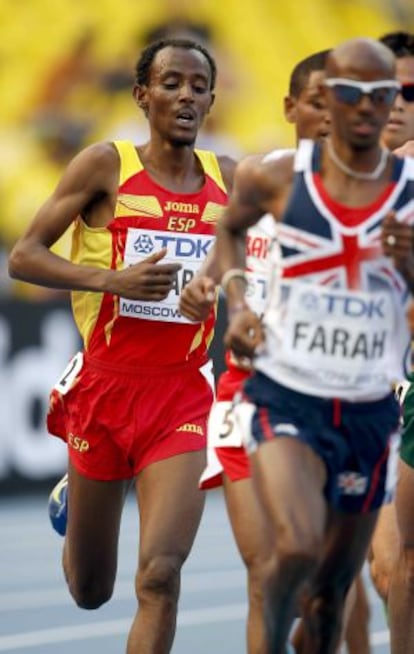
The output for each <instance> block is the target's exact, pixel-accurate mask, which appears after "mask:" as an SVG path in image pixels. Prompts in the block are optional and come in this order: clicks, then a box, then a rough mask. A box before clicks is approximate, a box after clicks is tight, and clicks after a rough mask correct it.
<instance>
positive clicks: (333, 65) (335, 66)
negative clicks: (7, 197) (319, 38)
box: [326, 39, 395, 81]
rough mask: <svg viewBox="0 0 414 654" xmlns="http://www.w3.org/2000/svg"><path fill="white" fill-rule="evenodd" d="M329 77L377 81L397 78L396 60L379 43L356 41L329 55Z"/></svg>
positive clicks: (327, 69)
mask: <svg viewBox="0 0 414 654" xmlns="http://www.w3.org/2000/svg"><path fill="white" fill-rule="evenodd" d="M326 72H327V75H328V77H347V78H350V79H361V80H367V81H370V80H376V79H393V78H394V77H395V58H394V55H393V54H392V52H391V51H390V50H389V49H388V48H386V47H385V46H383V45H382V44H381V43H379V42H375V41H369V42H368V41H365V40H362V39H361V40H355V41H350V42H347V43H344V44H342V45H341V46H339V47H337V48H335V49H334V50H333V51H332V52H331V53H330V55H329V57H328V61H327V66H326Z"/></svg>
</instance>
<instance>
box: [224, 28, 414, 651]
mask: <svg viewBox="0 0 414 654" xmlns="http://www.w3.org/2000/svg"><path fill="white" fill-rule="evenodd" d="M326 78H327V79H328V80H334V79H338V78H339V79H341V80H343V79H346V80H347V81H349V83H354V82H355V81H357V82H362V83H364V87H363V88H362V89H361V88H360V90H362V91H363V92H362V94H361V96H360V100H359V102H358V103H357V104H349V103H348V104H347V103H345V102H343V101H341V100H338V98H337V95H336V92H335V90H334V85H332V86H331V87H330V86H329V85H327V86H325V87H324V91H325V92H324V97H325V100H326V102H327V105H328V108H329V110H330V114H331V129H330V136H329V137H328V138H327V139H325V141H324V142H323V143H322V144H321V143H312V142H311V141H306V140H305V141H302V142H301V143H300V144H299V147H298V149H297V152H296V153H295V155H290V156H289V155H287V156H286V157H284V158H282V159H279V160H276V161H266V162H263V161H261V162H257V161H254V160H252V159H247V160H244V161H242V162H241V163H240V164H238V166H237V169H236V174H235V186H234V191H233V193H232V194H231V197H230V202H229V205H228V207H227V208H226V210H225V211H224V215H223V218H222V220H221V221H219V223H218V225H217V240H216V245H217V258H218V261H219V264H220V268H221V274H222V279H221V281H222V285H223V286H224V287H225V290H226V297H227V306H228V311H229V326H228V329H227V332H226V334H225V339H224V342H225V345H226V347H228V348H231V349H232V350H233V351H234V352H235V354H236V355H238V356H251V357H252V359H253V367H254V372H253V374H252V376H251V377H250V378H249V379H248V380H247V381H246V382H245V384H244V387H243V393H244V399H246V400H247V401H250V402H251V403H252V404H254V413H253V418H252V420H249V421H248V423H247V424H246V425H245V426H247V427H248V428H250V434H251V440H250V441H249V452H250V454H251V457H252V460H253V466H252V467H253V474H254V481H255V483H257V488H258V489H259V497H260V500H261V502H262V505H263V508H264V510H265V512H266V514H267V517H268V527H269V529H270V530H271V538H272V541H273V542H274V550H273V551H274V558H273V559H272V561H271V564H269V566H268V567H267V568H266V572H265V581H264V614H265V621H266V633H267V637H268V645H269V651H271V652H272V654H282V653H283V652H284V647H285V643H286V640H287V638H288V635H289V632H290V628H291V626H292V621H293V619H294V616H295V609H296V600H297V598H298V596H301V598H302V602H301V615H302V617H303V622H302V624H303V628H304V640H303V646H300V647H298V648H297V652H298V654H299V653H300V654H304V653H305V652H306V654H308V653H310V652H312V654H322V653H324V654H333V653H334V652H336V651H337V647H338V643H339V639H340V634H341V626H342V620H343V607H344V598H345V596H346V592H347V590H348V588H349V586H350V584H351V583H352V580H353V579H354V578H355V576H356V575H357V574H358V572H359V571H360V569H361V567H362V565H363V563H364V559H365V555H366V551H367V548H368V545H369V543H370V541H371V537H372V533H373V530H374V526H375V523H376V519H377V515H378V510H379V507H380V505H381V504H382V502H383V500H384V497H385V489H386V488H385V482H386V472H387V460H388V451H389V450H388V446H389V440H390V436H391V434H392V433H393V432H394V431H396V430H398V427H399V407H398V403H397V401H396V398H395V397H394V394H393V392H392V383H393V381H394V380H395V379H396V378H397V379H399V378H400V376H403V374H404V373H403V360H404V354H405V353H406V351H407V347H408V346H409V333H408V328H407V325H406V322H405V309H406V300H407V295H406V293H407V292H408V290H410V291H412V290H413V288H414V261H413V253H412V228H411V226H410V222H412V220H413V219H414V216H413V214H412V204H411V202H412V198H413V197H414V187H413V185H414V161H412V160H410V159H408V158H407V159H406V160H404V161H402V160H399V159H398V158H397V157H395V156H394V155H393V154H392V153H391V152H390V151H389V150H388V149H385V148H383V146H382V145H381V143H380V139H381V133H382V130H383V128H384V126H385V125H386V124H387V121H388V117H389V112H390V110H391V105H390V104H388V105H387V104H384V103H382V104H378V103H375V102H374V101H373V100H372V99H371V97H370V95H369V92H370V91H372V90H374V89H373V87H372V84H371V83H372V82H376V83H378V84H377V85H376V88H394V89H397V90H398V88H399V87H398V86H397V85H395V84H393V85H392V87H390V86H389V84H388V83H389V82H392V81H394V82H395V60H394V57H393V56H392V53H390V51H389V50H388V49H387V48H386V47H385V46H384V45H382V44H380V43H378V42H375V41H373V40H372V39H353V40H350V41H347V42H345V43H343V44H341V45H340V46H338V47H337V48H335V49H334V50H333V51H331V53H330V54H329V56H328V61H327V66H326ZM367 83H370V86H369V87H367V86H366V84H367ZM386 95H387V94H385V97H386ZM382 97H383V98H384V95H383V96H382ZM329 144H330V148H329ZM384 150H385V154H384ZM332 152H334V153H335V158H334V157H333V156H332ZM337 160H340V162H341V165H338V164H337ZM264 211H269V212H271V213H272V214H273V216H274V218H275V222H276V235H277V238H278V240H279V245H280V257H279V259H278V261H274V262H272V263H273V266H272V268H273V270H272V272H273V273H274V274H273V275H272V282H271V284H270V285H269V290H268V303H267V307H266V309H265V312H264V319H263V322H261V321H260V320H259V319H258V317H257V316H256V315H255V314H254V312H252V311H250V310H249V308H248V305H247V301H246V296H245V293H246V282H245V281H243V279H242V278H241V273H242V271H243V270H244V268H245V266H246V260H245V256H244V253H245V247H243V246H245V236H246V230H247V229H249V228H250V227H251V226H252V225H254V224H255V223H256V222H257V221H258V220H259V219H260V217H261V215H262V214H263V212H264ZM394 212H395V213H397V216H398V220H397V217H395V216H394V215H393V213H394ZM404 218H405V219H406V221H407V222H403V219H404ZM397 280H398V283H397V284H396V283H395V282H396V281H397ZM357 307H358V309H357ZM356 309H357V310H356ZM357 314H358V315H357ZM386 334H387V336H386ZM379 339H380V340H379ZM384 339H385V340H384ZM380 342H381V345H380ZM351 343H353V344H354V346H352V345H351ZM362 343H364V346H363V348H362V349H360V346H361V345H362ZM369 343H370V344H371V346H373V347H372V348H371V347H368V349H366V348H365V345H368V344H369ZM378 346H379V347H378ZM235 410H237V407H236V409H235ZM237 415H238V417H239V418H240V420H243V416H242V415H241V414H240V413H237ZM303 591H305V595H303V594H302V593H303Z"/></svg>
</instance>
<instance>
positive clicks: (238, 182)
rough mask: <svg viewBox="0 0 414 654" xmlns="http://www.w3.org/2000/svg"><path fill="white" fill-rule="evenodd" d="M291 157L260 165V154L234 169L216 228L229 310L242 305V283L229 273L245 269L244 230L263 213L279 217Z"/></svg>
mask: <svg viewBox="0 0 414 654" xmlns="http://www.w3.org/2000/svg"><path fill="white" fill-rule="evenodd" d="M292 163H293V157H292V155H287V156H285V157H281V158H280V159H278V160H273V161H269V162H266V163H264V162H263V155H259V156H251V157H246V159H243V160H242V161H241V162H240V163H239V164H238V166H237V168H236V173H235V179H234V187H233V192H232V194H231V196H230V202H229V206H228V207H227V209H226V210H225V212H224V215H223V217H222V219H221V220H220V221H219V223H218V225H217V240H216V248H217V260H218V261H219V266H220V276H221V280H222V283H223V281H224V283H225V287H226V288H225V292H226V295H227V299H228V305H229V310H230V311H232V310H233V309H234V306H243V305H245V300H244V294H245V286H246V285H245V283H244V282H243V279H242V276H241V275H237V274H235V275H234V276H231V274H230V272H229V271H237V270H241V271H243V270H244V269H245V267H246V256H245V238H246V231H247V229H248V227H251V226H252V225H254V224H255V223H257V222H258V221H259V220H260V218H261V217H262V216H263V214H265V213H267V212H271V213H272V214H273V215H274V216H275V220H276V217H277V216H280V215H281V213H282V211H281V208H282V204H283V201H284V199H285V197H286V189H288V188H290V181H291V179H292V169H293V166H292Z"/></svg>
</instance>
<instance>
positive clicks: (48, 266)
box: [9, 143, 179, 300]
mask: <svg viewBox="0 0 414 654" xmlns="http://www.w3.org/2000/svg"><path fill="white" fill-rule="evenodd" d="M119 165H120V163H119V156H118V154H117V152H116V150H115V148H114V146H113V145H111V144H110V143H99V144H96V145H93V146H90V147H88V148H86V149H85V150H83V151H82V152H80V153H79V154H78V155H77V156H76V157H75V158H74V159H73V160H72V161H71V162H70V163H69V165H68V167H67V169H66V171H65V172H64V174H63V176H62V178H61V180H60V182H59V183H58V185H57V187H56V189H55V191H54V192H53V193H52V195H51V196H50V197H49V198H48V199H47V200H46V202H45V203H44V204H43V205H42V207H41V208H40V209H39V211H38V212H37V214H36V215H35V217H34V220H33V222H32V224H31V225H30V226H29V228H28V229H27V231H26V233H25V234H23V235H22V237H21V238H20V239H19V240H18V241H17V243H16V245H15V246H14V248H13V250H12V252H11V254H10V258H9V273H10V276H11V277H13V278H16V279H20V280H23V281H27V282H30V283H33V284H38V285H40V286H47V287H50V288H58V289H68V290H88V291H107V292H110V293H116V294H123V295H124V296H125V297H129V298H131V299H155V300H158V299H162V298H163V297H165V296H166V295H167V294H168V292H169V291H170V289H171V285H172V282H173V278H174V275H175V273H176V272H177V270H178V269H179V266H178V265H176V264H166V265H160V264H158V265H157V261H158V260H159V259H162V257H163V256H165V252H161V253H159V254H158V255H153V256H152V257H149V258H148V260H146V261H145V262H142V263H140V264H136V265H135V266H131V267H129V268H126V269H124V270H120V271H115V270H107V269H102V268H98V267H93V266H84V265H77V264H74V263H71V262H70V261H67V260H66V259H64V258H63V257H60V256H58V255H56V254H54V253H53V252H51V251H50V247H51V246H52V245H53V244H54V243H55V242H56V241H57V240H58V239H59V237H60V236H61V235H62V234H63V233H64V232H65V231H66V229H68V228H69V226H70V225H71V224H72V223H73V221H74V220H75V219H76V218H78V217H82V218H83V219H84V220H85V222H87V223H88V225H89V226H90V227H91V228H92V229H93V228H100V227H101V228H102V227H104V226H105V225H107V224H108V223H109V222H110V220H111V218H112V217H113V212H114V207H115V201H116V193H117V189H118V180H119Z"/></svg>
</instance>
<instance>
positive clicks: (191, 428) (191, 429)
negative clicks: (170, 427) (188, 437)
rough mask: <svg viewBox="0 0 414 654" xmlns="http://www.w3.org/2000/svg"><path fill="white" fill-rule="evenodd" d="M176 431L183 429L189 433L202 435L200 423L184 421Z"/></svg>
mask: <svg viewBox="0 0 414 654" xmlns="http://www.w3.org/2000/svg"><path fill="white" fill-rule="evenodd" d="M177 431H185V432H187V433H190V434H199V435H200V436H204V430H203V428H202V427H200V425H193V424H192V423H190V422H186V423H185V424H184V425H181V427H178V429H177Z"/></svg>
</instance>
